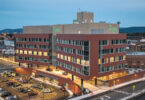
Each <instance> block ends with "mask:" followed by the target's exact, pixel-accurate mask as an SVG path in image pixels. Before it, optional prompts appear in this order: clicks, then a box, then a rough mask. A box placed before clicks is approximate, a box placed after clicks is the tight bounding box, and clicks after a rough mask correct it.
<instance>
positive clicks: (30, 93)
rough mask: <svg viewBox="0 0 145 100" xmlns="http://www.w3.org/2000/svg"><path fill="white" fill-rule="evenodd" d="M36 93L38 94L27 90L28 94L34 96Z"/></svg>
mask: <svg viewBox="0 0 145 100" xmlns="http://www.w3.org/2000/svg"><path fill="white" fill-rule="evenodd" d="M37 94H38V93H37V92H34V91H32V92H29V93H28V96H35V95H37Z"/></svg>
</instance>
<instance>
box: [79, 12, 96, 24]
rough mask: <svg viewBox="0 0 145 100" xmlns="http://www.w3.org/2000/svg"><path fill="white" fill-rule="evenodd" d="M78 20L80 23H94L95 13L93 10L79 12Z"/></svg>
mask: <svg viewBox="0 0 145 100" xmlns="http://www.w3.org/2000/svg"><path fill="white" fill-rule="evenodd" d="M77 20H78V22H79V23H80V24H83V23H93V22H94V13H92V12H78V13H77Z"/></svg>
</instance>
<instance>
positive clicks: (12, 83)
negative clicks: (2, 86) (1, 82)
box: [7, 82, 15, 86]
mask: <svg viewBox="0 0 145 100" xmlns="http://www.w3.org/2000/svg"><path fill="white" fill-rule="evenodd" d="M14 84H15V83H14V82H8V83H7V86H12V85H14Z"/></svg>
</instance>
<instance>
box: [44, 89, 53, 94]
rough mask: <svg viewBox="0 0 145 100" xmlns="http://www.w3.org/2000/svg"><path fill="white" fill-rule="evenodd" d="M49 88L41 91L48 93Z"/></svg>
mask: <svg viewBox="0 0 145 100" xmlns="http://www.w3.org/2000/svg"><path fill="white" fill-rule="evenodd" d="M50 92H51V91H50V89H43V93H50Z"/></svg>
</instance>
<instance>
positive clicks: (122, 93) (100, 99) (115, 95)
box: [82, 81, 145, 100]
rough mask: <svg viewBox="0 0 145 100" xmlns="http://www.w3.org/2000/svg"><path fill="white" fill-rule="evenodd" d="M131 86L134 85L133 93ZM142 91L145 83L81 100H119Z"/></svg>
mask: <svg viewBox="0 0 145 100" xmlns="http://www.w3.org/2000/svg"><path fill="white" fill-rule="evenodd" d="M133 85H135V90H134V91H133ZM143 89H145V81H141V82H137V83H133V84H131V85H127V86H125V87H122V88H119V89H115V90H110V91H109V92H106V93H104V94H101V95H95V96H92V97H88V98H85V99H82V100H119V99H121V98H124V97H126V96H129V95H131V94H132V93H133V92H139V91H141V90H143ZM105 98H106V99H105ZM107 98H108V99H107Z"/></svg>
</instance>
